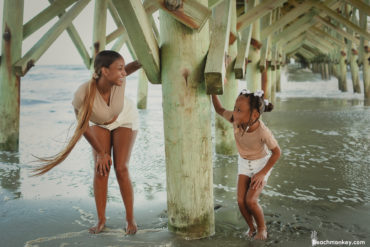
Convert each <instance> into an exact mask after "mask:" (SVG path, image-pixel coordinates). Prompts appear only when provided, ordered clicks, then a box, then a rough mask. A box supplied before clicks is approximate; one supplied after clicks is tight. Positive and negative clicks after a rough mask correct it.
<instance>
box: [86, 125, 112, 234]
mask: <svg viewBox="0 0 370 247" xmlns="http://www.w3.org/2000/svg"><path fill="white" fill-rule="evenodd" d="M89 128H91V130H92V132H93V134H94V135H95V138H96V139H97V140H99V142H100V143H101V145H102V147H103V148H104V151H105V152H106V153H108V154H110V150H111V136H110V131H109V130H107V129H104V128H101V127H99V126H90V127H89ZM96 154H97V153H96V151H95V150H94V149H93V156H94V163H96ZM108 177H109V171H108V175H107V176H102V175H100V174H99V173H98V172H96V169H95V166H94V196H95V204H96V211H97V214H98V223H97V224H96V226H94V227H92V228H90V230H89V231H90V233H94V234H97V233H99V232H101V230H103V228H104V225H105V208H106V205H107V191H108Z"/></svg>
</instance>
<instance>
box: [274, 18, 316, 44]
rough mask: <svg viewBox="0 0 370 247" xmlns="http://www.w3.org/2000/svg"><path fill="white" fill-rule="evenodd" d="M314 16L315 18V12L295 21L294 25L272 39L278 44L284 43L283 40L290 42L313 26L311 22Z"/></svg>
mask: <svg viewBox="0 0 370 247" xmlns="http://www.w3.org/2000/svg"><path fill="white" fill-rule="evenodd" d="M313 16H314V13H313V12H309V13H307V14H305V16H303V17H301V18H300V19H298V20H297V21H295V22H294V23H293V24H292V25H290V26H289V27H287V28H286V29H284V30H283V31H282V32H280V33H279V34H278V35H275V36H274V37H273V39H272V42H273V43H278V42H282V41H283V40H284V41H288V40H289V39H291V38H293V37H296V36H298V35H299V34H301V33H303V32H304V31H305V30H307V29H308V28H310V27H311V26H312V23H311V20H312V17H313Z"/></svg>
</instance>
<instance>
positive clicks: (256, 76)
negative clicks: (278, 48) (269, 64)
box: [246, 0, 262, 92]
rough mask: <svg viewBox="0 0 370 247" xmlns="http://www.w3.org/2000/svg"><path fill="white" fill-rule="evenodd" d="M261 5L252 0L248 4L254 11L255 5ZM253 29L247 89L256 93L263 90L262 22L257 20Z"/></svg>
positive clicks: (257, 1)
mask: <svg viewBox="0 0 370 247" xmlns="http://www.w3.org/2000/svg"><path fill="white" fill-rule="evenodd" d="M258 3H259V0H250V1H248V3H247V6H248V7H247V8H248V9H252V8H253V7H254V6H255V5H257V4H258ZM252 25H253V28H252V41H251V44H252V45H251V46H250V48H249V58H248V59H249V60H250V61H251V62H250V63H248V66H247V76H246V77H247V89H249V90H250V91H252V92H254V91H256V90H258V89H261V88H262V84H261V72H260V69H259V61H260V57H261V56H260V21H259V20H256V21H254V22H253V24H252Z"/></svg>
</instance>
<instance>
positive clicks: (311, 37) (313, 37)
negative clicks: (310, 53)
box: [306, 33, 335, 51]
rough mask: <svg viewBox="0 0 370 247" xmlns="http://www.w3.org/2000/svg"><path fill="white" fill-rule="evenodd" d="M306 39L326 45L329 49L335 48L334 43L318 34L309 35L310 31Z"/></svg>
mask: <svg viewBox="0 0 370 247" xmlns="http://www.w3.org/2000/svg"><path fill="white" fill-rule="evenodd" d="M306 39H307V40H310V41H312V42H313V43H317V44H319V45H321V46H322V47H325V48H326V49H327V50H328V51H331V50H332V49H335V46H334V45H332V44H331V43H330V42H328V41H327V40H325V39H324V38H322V37H320V36H318V35H309V33H307V36H306Z"/></svg>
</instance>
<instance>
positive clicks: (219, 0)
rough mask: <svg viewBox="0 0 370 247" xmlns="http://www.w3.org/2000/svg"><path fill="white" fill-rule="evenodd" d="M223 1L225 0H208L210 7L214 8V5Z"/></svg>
mask: <svg viewBox="0 0 370 247" xmlns="http://www.w3.org/2000/svg"><path fill="white" fill-rule="evenodd" d="M222 1H224V0H208V8H210V9H213V8H214V7H216V6H217V5H219V4H220V3H222Z"/></svg>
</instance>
